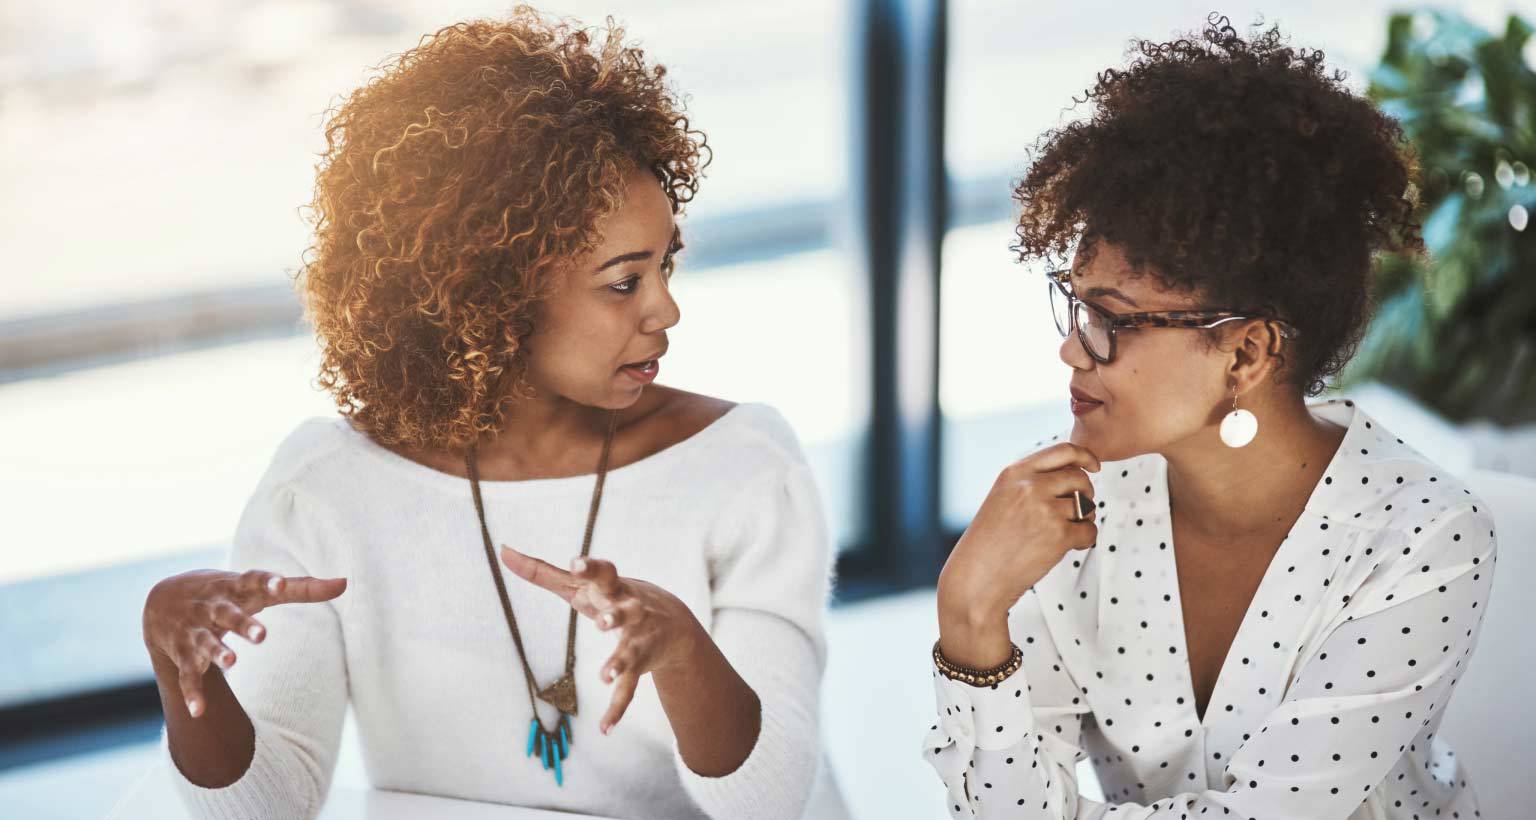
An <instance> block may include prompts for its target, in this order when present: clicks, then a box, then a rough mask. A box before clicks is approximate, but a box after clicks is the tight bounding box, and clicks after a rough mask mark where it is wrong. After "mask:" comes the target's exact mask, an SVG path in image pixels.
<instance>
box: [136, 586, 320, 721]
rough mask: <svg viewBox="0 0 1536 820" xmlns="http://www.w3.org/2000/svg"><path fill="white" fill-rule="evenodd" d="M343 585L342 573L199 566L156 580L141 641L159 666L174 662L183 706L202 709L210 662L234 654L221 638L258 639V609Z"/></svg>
mask: <svg viewBox="0 0 1536 820" xmlns="http://www.w3.org/2000/svg"><path fill="white" fill-rule="evenodd" d="M346 588H347V579H345V578H326V579H321V578H311V577H307V576H295V577H284V576H282V575H279V574H277V573H273V572H265V571H263V570H250V571H248V572H226V571H222V570H212V569H200V570H192V571H191V572H183V573H181V574H180V575H173V576H171V577H169V578H166V579H165V580H163V581H161V582H159V583H158V584H155V586H154V588H153V589H151V590H150V591H149V596H148V597H147V598H146V599H145V601H144V623H143V628H144V645H145V647H146V648H148V649H149V654H150V659H151V661H153V662H154V663H155V664H156V666H157V667H159V666H160V665H161V664H162V663H169V664H171V665H172V666H174V667H175V669H176V673H177V681H178V683H179V685H180V688H181V694H182V697H183V698H185V699H186V702H187V711H188V712H189V713H190V714H191V715H192V716H193V717H197V716H199V715H201V714H202V712H203V706H204V703H205V699H204V697H203V675H204V673H206V672H207V671H208V666H209V664H217V665H218V666H219V668H220V669H229V668H230V667H231V666H233V665H234V663H235V653H234V651H233V650H231V649H230V648H229V647H228V646H226V645H225V644H224V642H223V639H224V636H225V634H226V633H227V632H231V631H233V632H238V633H239V634H240V635H242V636H244V637H245V638H247V639H249V640H250V641H251V642H252V643H261V642H262V641H263V640H264V639H265V638H266V636H267V628H266V627H265V626H263V625H262V624H261V623H260V622H258V621H257V620H256V618H255V617H253V616H255V615H256V613H258V612H261V611H262V610H263V609H266V608H267V607H270V606H277V605H279V604H303V603H319V602H321V601H329V600H331V599H332V598H335V597H336V596H338V595H340V594H341V593H342V592H344V591H345V590H346Z"/></svg>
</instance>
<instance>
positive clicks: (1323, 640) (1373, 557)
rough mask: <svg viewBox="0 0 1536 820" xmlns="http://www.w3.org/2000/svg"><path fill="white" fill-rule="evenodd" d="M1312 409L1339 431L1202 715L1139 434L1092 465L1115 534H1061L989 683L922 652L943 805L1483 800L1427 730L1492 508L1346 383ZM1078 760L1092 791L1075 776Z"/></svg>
mask: <svg viewBox="0 0 1536 820" xmlns="http://www.w3.org/2000/svg"><path fill="white" fill-rule="evenodd" d="M1311 409H1312V412H1313V413H1314V415H1316V416H1318V417H1321V418H1326V419H1328V420H1330V421H1334V422H1336V423H1339V424H1342V425H1345V426H1346V427H1347V432H1346V433H1345V436H1344V440H1343V442H1342V443H1341V444H1340V447H1339V449H1338V451H1337V452H1335V454H1334V455H1333V458H1332V460H1330V462H1329V463H1328V466H1327V467H1326V469H1325V471H1324V480H1322V481H1319V482H1318V483H1317V485H1316V486H1315V487H1314V488H1313V491H1312V494H1311V496H1310V497H1309V498H1308V500H1307V502H1306V505H1305V508H1304V510H1303V511H1302V513H1301V515H1300V517H1299V518H1298V519H1297V521H1296V522H1295V524H1294V525H1293V526H1292V528H1291V530H1290V531H1289V533H1288V534H1287V535H1286V536H1285V538H1284V539H1283V540H1282V541H1281V543H1280V545H1279V548H1278V550H1277V551H1276V552H1275V554H1274V556H1273V558H1272V559H1270V562H1269V564H1268V566H1267V568H1266V569H1265V571H1264V575H1263V578H1262V580H1261V581H1260V583H1259V586H1258V589H1257V590H1256V591H1255V593H1254V596H1253V599H1252V601H1251V603H1250V604H1249V606H1248V608H1247V611H1246V612H1245V613H1244V615H1243V617H1242V620H1241V623H1240V626H1239V627H1238V631H1237V634H1236V636H1235V637H1234V638H1233V640H1232V643H1231V646H1230V648H1229V649H1228V651H1227V655H1226V657H1225V659H1224V661H1223V662H1222V665H1221V669H1220V673H1219V674H1218V675H1217V677H1216V681H1215V685H1214V688H1213V689H1212V691H1211V693H1210V700H1209V703H1208V704H1206V705H1205V708H1204V710H1203V714H1201V713H1199V712H1197V707H1196V703H1195V695H1194V687H1193V684H1192V682H1191V676H1190V671H1189V660H1188V651H1187V646H1186V644H1185V632H1184V618H1183V595H1187V596H1193V595H1195V594H1196V593H1195V591H1194V590H1188V589H1185V590H1181V589H1180V588H1179V577H1178V571H1177V565H1176V553H1177V550H1176V549H1173V548H1172V541H1173V537H1172V530H1171V527H1170V525H1169V516H1168V496H1167V474H1166V468H1167V463H1166V461H1165V460H1164V459H1163V458H1162V456H1160V455H1158V454H1156V453H1149V454H1145V455H1142V456H1137V457H1134V458H1130V459H1126V460H1124V461H1121V462H1105V464H1104V469H1103V470H1101V471H1100V472H1098V473H1090V474H1089V475H1090V478H1091V480H1092V481H1093V483H1094V490H1095V497H1096V499H1097V500H1098V505H1097V506H1098V507H1099V540H1098V544H1099V545H1103V546H1107V545H1109V544H1111V543H1113V544H1115V546H1116V549H1115V550H1114V551H1113V552H1110V551H1108V550H1107V549H1099V548H1097V547H1090V548H1088V549H1083V550H1072V551H1070V552H1068V553H1067V555H1066V556H1065V557H1064V558H1063V560H1062V561H1061V563H1060V564H1058V565H1057V566H1056V567H1055V568H1054V569H1053V570H1052V571H1051V573H1050V574H1048V575H1047V576H1046V577H1045V578H1043V579H1041V580H1040V581H1039V582H1038V583H1037V584H1036V585H1035V586H1034V587H1033V588H1032V589H1030V590H1029V592H1027V593H1025V595H1024V596H1023V597H1022V598H1021V599H1020V600H1019V602H1018V603H1017V604H1016V605H1015V606H1014V607H1013V609H1012V610H1011V611H1010V613H1009V631H1010V633H1011V634H1012V636H1013V639H1014V642H1015V643H1017V644H1018V645H1019V647H1020V648H1021V649H1022V650H1023V653H1024V665H1023V668H1022V669H1020V671H1019V672H1017V673H1015V674H1014V675H1013V676H1012V677H1010V678H1009V679H1008V680H1006V681H1004V682H1003V683H1001V684H1000V685H998V686H996V687H976V686H971V685H968V684H965V683H960V682H957V681H951V680H949V679H948V678H945V677H944V676H942V675H940V674H938V672H937V670H933V672H932V674H933V676H934V688H935V694H936V703H937V707H938V717H939V720H938V723H937V724H936V725H935V726H934V728H932V729H931V730H930V731H929V732H928V734H927V736H926V737H925V738H924V744H923V750H922V754H923V756H924V758H925V759H926V760H928V762H929V763H930V764H931V765H932V766H933V767H934V769H935V770H936V771H937V772H938V774H939V776H940V777H941V778H942V780H943V782H944V784H945V786H946V788H947V791H948V801H947V808H948V810H949V813H950V815H951V816H954V817H983V818H1002V817H1008V818H1036V819H1037V820H1046V819H1047V818H1050V819H1051V820H1059V819H1061V818H1076V817H1086V816H1093V817H1104V818H1115V819H1116V820H1133V819H1134V820H1140V819H1141V818H1153V817H1171V818H1181V819H1182V820H1193V818H1196V817H1198V816H1201V815H1205V816H1210V817H1226V816H1231V817H1237V818H1270V817H1309V818H1336V819H1337V820H1346V818H1353V817H1371V818H1390V819H1391V820H1410V819H1411V818H1423V820H1430V818H1448V819H1449V818H1457V817H1461V818H1476V817H1479V816H1480V813H1479V809H1478V806H1477V803H1476V797H1475V795H1474V792H1473V789H1472V787H1471V786H1470V785H1469V784H1470V783H1471V782H1473V781H1472V778H1473V776H1474V775H1475V773H1468V772H1467V771H1466V770H1465V768H1464V767H1463V766H1461V765H1460V763H1459V762H1458V760H1457V758H1456V756H1455V753H1454V751H1453V750H1451V749H1450V748H1448V747H1447V746H1446V744H1445V743H1444V742H1442V741H1441V740H1440V739H1439V738H1438V737H1437V734H1438V731H1439V727H1440V720H1441V715H1442V714H1443V713H1444V711H1445V709H1446V706H1447V704H1448V702H1449V700H1450V698H1451V695H1452V693H1453V691H1454V688H1455V684H1456V681H1457V679H1458V678H1460V677H1461V675H1462V674H1463V672H1464V670H1465V669H1466V666H1467V664H1468V663H1469V662H1470V659H1471V655H1472V653H1473V650H1474V648H1475V646H1476V643H1477V636H1478V631H1479V628H1480V625H1481V623H1482V614H1483V612H1484V611H1485V610H1486V609H1487V606H1486V602H1487V600H1488V594H1489V590H1490V588H1491V586H1492V581H1493V568H1494V563H1495V558H1496V549H1495V544H1496V537H1495V533H1494V527H1493V516H1492V514H1491V513H1490V511H1489V510H1488V509H1487V507H1486V506H1485V505H1484V503H1483V501H1482V500H1481V499H1480V498H1478V497H1477V496H1475V495H1473V494H1472V493H1471V492H1470V491H1469V490H1468V489H1467V488H1466V486H1465V485H1464V484H1463V483H1462V482H1461V481H1459V480H1458V479H1457V478H1456V477H1455V476H1453V475H1451V474H1449V473H1447V472H1446V471H1445V470H1443V469H1442V468H1440V467H1439V466H1438V465H1436V464H1435V463H1433V462H1431V461H1429V460H1428V459H1426V458H1425V457H1424V456H1422V455H1421V454H1419V453H1418V451H1416V450H1414V449H1413V448H1412V447H1411V446H1409V445H1407V444H1406V443H1404V442H1403V441H1402V440H1401V439H1399V438H1397V437H1396V436H1395V435H1394V434H1392V433H1391V432H1389V431H1387V430H1386V429H1385V428H1383V427H1382V426H1381V424H1380V423H1379V422H1377V421H1376V420H1375V419H1374V418H1372V417H1371V416H1370V415H1369V414H1368V413H1366V412H1365V411H1364V410H1363V409H1361V408H1359V407H1357V406H1355V404H1354V402H1353V401H1351V400H1346V399H1335V400H1331V401H1325V402H1321V403H1318V404H1314V405H1311ZM1261 435H1262V433H1261ZM1062 438H1065V436H1062ZM1148 488H1150V489H1148ZM1181 593H1183V595H1181ZM1192 603H1193V602H1192ZM1083 760H1087V761H1088V762H1089V763H1090V764H1091V765H1092V766H1093V767H1094V771H1095V772H1096V773H1097V775H1098V779H1099V781H1100V785H1101V786H1102V788H1103V792H1104V800H1103V802H1102V803H1101V802H1099V801H1097V800H1094V799H1090V798H1089V797H1087V796H1084V795H1082V794H1079V793H1078V791H1077V778H1076V769H1077V764H1078V762H1079V761H1083ZM1367 801H1369V804H1370V808H1369V809H1363V808H1362V803H1365V802H1367ZM1361 811H1364V812H1366V813H1358V812H1361Z"/></svg>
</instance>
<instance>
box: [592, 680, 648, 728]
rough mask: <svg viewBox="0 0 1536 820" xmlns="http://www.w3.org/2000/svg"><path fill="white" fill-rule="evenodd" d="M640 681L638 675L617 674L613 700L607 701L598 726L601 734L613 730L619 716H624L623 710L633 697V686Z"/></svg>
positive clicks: (627, 706)
mask: <svg viewBox="0 0 1536 820" xmlns="http://www.w3.org/2000/svg"><path fill="white" fill-rule="evenodd" d="M639 682H640V676H639V675H636V674H633V673H629V672H626V673H625V674H623V675H620V676H619V682H618V683H617V684H616V685H615V686H614V687H613V700H611V701H609V702H608V711H607V712H605V713H604V714H603V721H602V723H600V724H598V728H599V729H600V730H601V731H602V733H603V734H605V735H606V734H608V733H609V732H611V731H613V727H614V725H615V724H617V723H618V722H619V718H622V717H624V711H625V710H626V709H628V708H629V702H630V701H632V700H634V698H635V686H636V685H638V684H639Z"/></svg>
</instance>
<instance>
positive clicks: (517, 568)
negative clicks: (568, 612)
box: [501, 544, 577, 601]
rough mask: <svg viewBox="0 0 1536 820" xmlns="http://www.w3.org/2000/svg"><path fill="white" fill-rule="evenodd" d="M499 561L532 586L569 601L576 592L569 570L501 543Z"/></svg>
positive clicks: (575, 585)
mask: <svg viewBox="0 0 1536 820" xmlns="http://www.w3.org/2000/svg"><path fill="white" fill-rule="evenodd" d="M501 562H502V563H503V564H506V565H507V569H510V570H512V573H513V574H514V575H516V576H517V577H519V578H521V579H523V580H524V581H527V582H529V583H531V584H533V585H534V586H539V587H543V588H544V589H547V590H549V591H550V592H553V593H555V594H556V595H559V596H560V597H561V598H564V599H565V600H567V601H569V600H571V596H572V595H575V594H576V587H577V584H576V583H575V580H574V579H573V578H572V577H571V574H570V573H569V572H566V571H565V570H563V569H561V568H559V567H557V566H555V565H553V564H551V563H549V562H547V561H541V560H539V559H537V558H534V557H533V556H531V555H525V554H523V553H521V552H518V551H517V550H515V549H512V548H511V547H509V546H507V545H506V544H502V545H501Z"/></svg>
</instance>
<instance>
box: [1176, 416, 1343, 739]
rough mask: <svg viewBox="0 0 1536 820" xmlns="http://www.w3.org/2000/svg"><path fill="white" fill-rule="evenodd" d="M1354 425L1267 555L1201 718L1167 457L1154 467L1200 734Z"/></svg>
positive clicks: (1188, 694)
mask: <svg viewBox="0 0 1536 820" xmlns="http://www.w3.org/2000/svg"><path fill="white" fill-rule="evenodd" d="M1355 410H1356V412H1357V413H1358V411H1359V408H1355ZM1355 426H1356V419H1355V418H1351V420H1350V423H1349V424H1347V425H1346V426H1345V429H1344V435H1343V436H1342V437H1341V438H1340V439H1339V444H1338V446H1337V448H1335V450H1334V452H1333V455H1332V456H1330V457H1329V459H1328V463H1327V464H1325V465H1324V466H1323V471H1322V473H1320V474H1319V476H1318V479H1317V482H1316V483H1315V484H1313V486H1312V491H1311V492H1310V493H1309V494H1308V495H1307V501H1306V503H1305V504H1304V505H1303V506H1302V510H1301V513H1300V514H1298V515H1297V516H1296V520H1295V521H1294V522H1292V523H1291V526H1290V529H1289V530H1287V531H1286V534H1285V535H1284V536H1283V537H1282V538H1281V539H1280V545H1279V547H1277V548H1276V549H1275V553H1274V555H1272V556H1270V559H1269V564H1268V566H1266V567H1265V568H1264V574H1263V575H1262V576H1261V577H1260V578H1259V584H1258V586H1256V587H1254V590H1253V595H1252V597H1250V598H1249V599H1248V604H1247V606H1245V607H1244V608H1243V617H1242V618H1241V619H1240V620H1239V621H1238V624H1237V631H1236V632H1235V633H1233V635H1232V640H1231V642H1230V643H1228V644H1227V650H1226V653H1225V654H1224V655H1223V656H1222V658H1221V665H1220V666H1219V667H1217V670H1216V680H1215V681H1214V682H1213V683H1212V684H1211V696H1210V698H1209V699H1208V700H1206V702H1205V715H1204V716H1201V714H1200V712H1199V707H1198V705H1197V704H1196V695H1195V675H1194V667H1192V666H1191V665H1190V655H1189V638H1188V626H1187V623H1186V620H1185V618H1184V590H1183V589H1182V588H1181V587H1180V584H1179V571H1178V547H1177V545H1176V544H1174V542H1173V511H1172V502H1171V498H1170V496H1169V494H1168V460H1167V459H1166V458H1158V459H1157V461H1158V462H1159V463H1160V464H1159V466H1158V467H1157V480H1158V481H1160V482H1162V485H1161V488H1160V489H1161V493H1160V495H1159V496H1158V497H1159V498H1160V499H1161V501H1162V510H1161V512H1162V520H1163V527H1164V530H1165V533H1166V535H1167V537H1168V549H1167V552H1168V567H1169V570H1170V571H1171V574H1172V576H1173V584H1172V586H1173V592H1172V593H1171V595H1172V596H1173V611H1174V617H1175V619H1176V622H1175V623H1174V630H1173V631H1174V633H1175V635H1174V639H1175V640H1177V641H1178V647H1179V652H1180V655H1179V657H1181V658H1183V661H1182V662H1181V663H1180V664H1178V665H1179V667H1180V669H1181V671H1182V675H1183V679H1184V684H1183V691H1182V692H1181V694H1182V695H1183V696H1184V698H1185V703H1186V707H1187V710H1188V715H1189V717H1190V719H1191V720H1193V722H1194V724H1195V725H1196V726H1199V727H1200V728H1201V730H1202V734H1203V732H1204V730H1206V729H1209V728H1210V720H1211V715H1212V714H1213V713H1212V711H1211V707H1212V706H1214V705H1216V704H1217V703H1218V702H1221V701H1222V699H1223V693H1224V691H1225V690H1226V689H1227V688H1229V687H1230V685H1231V683H1230V682H1231V679H1232V674H1231V673H1230V671H1229V669H1228V666H1229V665H1230V662H1231V660H1232V657H1233V655H1234V650H1238V649H1239V648H1240V647H1241V646H1242V645H1243V642H1244V640H1245V639H1246V636H1247V635H1248V634H1249V633H1251V632H1252V631H1253V630H1254V627H1253V626H1251V625H1250V623H1249V622H1250V621H1252V620H1253V619H1254V618H1255V617H1257V616H1255V614H1254V611H1253V610H1254V602H1256V601H1258V600H1260V598H1261V596H1263V595H1264V593H1265V591H1266V590H1267V589H1269V588H1270V587H1273V586H1274V585H1275V584H1276V583H1278V582H1277V581H1276V580H1275V579H1274V576H1275V575H1276V574H1277V572H1279V570H1277V569H1276V567H1281V566H1284V565H1285V564H1286V561H1285V560H1281V557H1282V556H1288V555H1289V552H1290V551H1293V550H1294V549H1296V547H1295V545H1296V543H1298V542H1299V541H1300V540H1302V539H1297V538H1292V536H1293V535H1295V534H1296V531H1297V530H1296V528H1297V527H1298V526H1300V525H1301V523H1302V521H1304V520H1305V519H1306V518H1307V514H1308V513H1309V512H1311V511H1312V508H1313V506H1314V501H1315V500H1316V499H1317V497H1318V493H1319V492H1321V488H1322V487H1323V486H1324V479H1325V478H1327V477H1328V476H1329V475H1331V474H1332V473H1333V471H1334V468H1335V467H1337V466H1338V465H1339V463H1340V462H1341V461H1342V460H1343V458H1344V454H1345V450H1346V447H1347V446H1348V444H1349V438H1350V432H1351V431H1352V430H1353V429H1354V428H1355ZM1323 517H1324V518H1326V517H1327V516H1326V515H1324V516H1323ZM1292 563H1297V562H1292Z"/></svg>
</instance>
